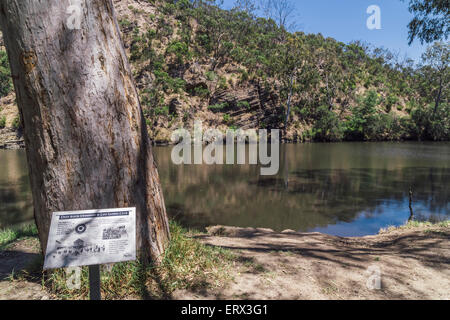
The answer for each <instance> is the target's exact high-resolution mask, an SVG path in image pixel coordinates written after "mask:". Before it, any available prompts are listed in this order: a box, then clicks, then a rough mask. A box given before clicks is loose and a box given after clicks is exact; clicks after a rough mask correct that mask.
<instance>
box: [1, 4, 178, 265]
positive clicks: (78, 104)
mask: <svg viewBox="0 0 450 320" xmlns="http://www.w3.org/2000/svg"><path fill="white" fill-rule="evenodd" d="M75 3H76V2H75ZM79 3H80V4H81V11H80V13H81V15H80V16H79V18H80V21H81V25H80V29H73V30H72V29H70V28H69V27H68V19H69V18H70V16H71V14H73V13H72V12H71V13H69V14H68V13H66V11H67V10H68V8H69V6H70V5H72V4H74V2H73V1H69V0H45V1H44V0H2V1H1V2H0V27H1V28H2V30H3V34H4V40H5V44H6V47H7V51H8V55H9V59H10V64H11V70H12V76H13V80H14V86H15V90H16V94H17V102H18V105H19V110H20V115H21V121H22V125H23V129H24V138H25V144H26V148H27V158H28V166H29V172H30V180H31V187H32V193H33V203H34V210H35V220H36V223H37V226H38V230H39V237H40V240H41V246H42V249H43V251H44V252H45V248H46V245H47V235H48V231H49V226H50V220H51V214H52V212H54V211H63V210H83V209H102V208H115V207H136V214H137V230H138V232H137V244H138V249H141V250H142V251H141V253H144V254H147V257H150V258H151V259H152V260H153V261H159V259H160V257H161V255H162V253H163V251H164V248H165V245H166V243H167V241H168V240H169V237H170V235H169V228H168V221H167V216H166V210H165V205H164V199H163V194H162V190H161V186H160V181H159V176H158V172H157V168H156V165H155V163H154V159H153V155H152V151H151V143H150V141H149V138H148V135H147V131H146V126H145V121H144V118H143V116H142V111H141V107H140V103H139V99H138V94H137V92H136V89H135V86H134V82H133V78H132V74H131V71H130V68H129V65H128V61H127V58H126V55H125V51H124V49H123V46H122V41H121V39H120V32H119V28H118V25H117V20H116V17H115V13H114V8H113V4H112V1H111V0H80V1H79ZM72 22H73V21H72ZM72 25H73V24H72Z"/></svg>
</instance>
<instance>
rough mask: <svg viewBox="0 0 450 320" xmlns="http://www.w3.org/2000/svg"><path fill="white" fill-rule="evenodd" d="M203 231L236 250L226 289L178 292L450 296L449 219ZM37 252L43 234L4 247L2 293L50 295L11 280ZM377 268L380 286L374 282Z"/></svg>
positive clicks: (184, 295)
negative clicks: (345, 234)
mask: <svg viewBox="0 0 450 320" xmlns="http://www.w3.org/2000/svg"><path fill="white" fill-rule="evenodd" d="M196 238H198V239H199V240H200V241H202V242H203V243H205V244H208V245H213V246H221V247H224V248H228V249H230V250H231V251H233V252H234V253H235V254H236V256H237V257H238V259H237V261H236V262H235V267H234V268H233V270H232V277H233V281H232V282H231V283H228V284H227V285H226V286H225V287H224V288H220V289H203V290H202V291H196V292H191V291H185V290H183V291H182V290H179V291H176V292H175V293H174V294H173V295H172V297H173V298H174V299H450V268H449V266H450V241H449V240H450V228H448V227H447V228H442V227H419V228H412V229H397V230H394V231H390V232H388V233H385V234H381V235H377V236H369V237H362V238H339V237H332V236H328V235H324V234H320V233H295V232H292V233H274V232H271V231H270V230H265V229H240V228H229V227H213V228H210V230H209V235H199V236H196ZM38 252H39V249H38V240H37V239H27V240H21V241H18V242H16V243H14V244H13V245H11V246H10V247H8V249H6V250H4V251H0V300H2V299H37V300H41V299H49V298H50V297H51V296H50V295H49V294H48V293H47V292H46V291H45V290H43V289H42V286H41V285H40V284H39V283H34V282H28V281H22V280H13V281H11V280H10V278H11V277H10V275H11V272H12V270H13V269H14V270H15V272H17V271H19V270H20V269H23V268H25V267H29V265H30V263H31V264H32V263H33V261H36V257H37V256H38V255H37V253H38ZM369 268H371V270H372V273H370V272H369V271H368V269H369ZM377 270H379V271H380V278H381V288H380V289H379V290H378V289H369V288H368V287H367V281H368V279H369V278H370V276H371V275H372V276H374V275H375V276H376V271H377ZM374 271H375V273H374Z"/></svg>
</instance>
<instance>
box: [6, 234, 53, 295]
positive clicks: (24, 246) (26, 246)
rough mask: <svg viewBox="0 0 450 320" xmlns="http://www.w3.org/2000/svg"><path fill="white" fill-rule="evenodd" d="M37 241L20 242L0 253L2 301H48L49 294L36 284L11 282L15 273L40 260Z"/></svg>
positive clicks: (20, 281) (26, 240) (19, 281)
mask: <svg viewBox="0 0 450 320" xmlns="http://www.w3.org/2000/svg"><path fill="white" fill-rule="evenodd" d="M38 253H39V242H38V240H37V239H24V240H20V241H18V242H16V243H14V244H12V245H11V246H9V247H8V248H7V249H6V250H2V251H0V300H46V299H49V294H48V293H47V292H46V291H45V290H44V289H42V286H41V285H40V284H39V283H36V282H30V281H23V280H11V278H12V275H13V274H14V273H16V274H17V273H18V272H19V271H21V270H23V269H25V268H28V267H30V265H32V264H33V263H34V262H35V261H36V259H38V258H39V254H38Z"/></svg>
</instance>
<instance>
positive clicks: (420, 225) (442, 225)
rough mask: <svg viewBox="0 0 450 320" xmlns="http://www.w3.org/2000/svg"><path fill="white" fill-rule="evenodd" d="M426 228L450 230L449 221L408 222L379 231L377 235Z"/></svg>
mask: <svg viewBox="0 0 450 320" xmlns="http://www.w3.org/2000/svg"><path fill="white" fill-rule="evenodd" d="M427 227H430V228H431V227H439V228H450V220H445V221H441V222H435V223H433V222H427V221H415V220H412V221H408V222H407V223H405V224H404V225H403V226H399V227H394V226H390V227H387V228H382V229H380V231H379V234H383V233H388V232H391V231H395V230H407V229H415V228H425V231H426V228H427Z"/></svg>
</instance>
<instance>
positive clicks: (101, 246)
mask: <svg viewBox="0 0 450 320" xmlns="http://www.w3.org/2000/svg"><path fill="white" fill-rule="evenodd" d="M135 259H136V208H123V209H103V210H85V211H67V212H54V213H53V216H52V221H51V225H50V232H49V237H48V242H47V251H46V254H45V262H44V269H54V268H66V267H76V266H87V265H96V264H104V263H113V262H123V261H131V260H135Z"/></svg>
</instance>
